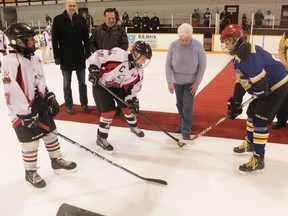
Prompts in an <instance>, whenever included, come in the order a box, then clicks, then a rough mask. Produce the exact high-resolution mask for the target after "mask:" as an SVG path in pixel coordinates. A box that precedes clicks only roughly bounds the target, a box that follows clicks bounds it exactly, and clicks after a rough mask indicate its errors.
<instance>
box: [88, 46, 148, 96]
mask: <svg viewBox="0 0 288 216" xmlns="http://www.w3.org/2000/svg"><path fill="white" fill-rule="evenodd" d="M128 56H129V54H128V53H127V52H126V51H125V50H123V49H120V48H118V47H116V48H113V49H111V50H97V51H96V52H94V53H93V54H92V55H91V56H90V57H89V58H88V59H87V61H86V66H87V68H89V66H90V65H96V66H97V67H99V68H101V73H100V75H101V78H100V79H99V82H101V83H102V84H104V85H105V86H107V87H114V88H122V87H123V88H124V89H125V90H126V93H127V96H126V97H125V101H127V100H129V99H132V98H133V97H136V96H137V93H138V92H139V91H140V90H141V87H142V82H143V72H144V71H143V69H142V68H137V67H134V66H133V65H132V64H131V61H129V59H128Z"/></svg>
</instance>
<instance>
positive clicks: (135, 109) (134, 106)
mask: <svg viewBox="0 0 288 216" xmlns="http://www.w3.org/2000/svg"><path fill="white" fill-rule="evenodd" d="M127 103H128V104H129V110H130V112H131V113H134V114H137V113H139V108H140V106H139V100H138V99H137V98H136V97H133V98H132V99H130V100H128V101H127Z"/></svg>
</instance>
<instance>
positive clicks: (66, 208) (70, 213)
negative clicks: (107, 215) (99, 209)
mask: <svg viewBox="0 0 288 216" xmlns="http://www.w3.org/2000/svg"><path fill="white" fill-rule="evenodd" d="M76 215H77V216H103V215H101V214H98V213H95V212H91V211H88V210H86V209H82V208H78V207H76V206H73V205H69V204H67V203H63V204H61V206H60V207H59V209H58V212H57V214H56V216H76Z"/></svg>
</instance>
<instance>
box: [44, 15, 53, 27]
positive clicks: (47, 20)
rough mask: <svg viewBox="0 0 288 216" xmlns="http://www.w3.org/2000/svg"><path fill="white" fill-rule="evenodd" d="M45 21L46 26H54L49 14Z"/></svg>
mask: <svg viewBox="0 0 288 216" xmlns="http://www.w3.org/2000/svg"><path fill="white" fill-rule="evenodd" d="M45 20H46V25H51V24H52V19H51V17H50V16H49V15H48V14H46V16H45Z"/></svg>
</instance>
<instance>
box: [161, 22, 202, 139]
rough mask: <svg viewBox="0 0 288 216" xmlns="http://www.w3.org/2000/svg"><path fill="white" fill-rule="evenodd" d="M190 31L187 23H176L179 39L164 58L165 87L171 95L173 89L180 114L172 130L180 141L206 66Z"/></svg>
mask: <svg viewBox="0 0 288 216" xmlns="http://www.w3.org/2000/svg"><path fill="white" fill-rule="evenodd" d="M192 34H193V28H192V26H191V25H189V24H187V23H183V24H182V25H180V26H179V28H178V36H179V39H178V40H176V41H174V42H172V43H171V45H170V47H169V50H168V53H167V58H166V79H167V83H168V90H169V92H170V93H171V94H174V91H175V93H176V106H177V109H178V112H179V116H180V123H179V126H177V128H176V132H178V133H182V137H183V139H184V140H189V139H190V134H191V128H192V122H193V117H192V113H193V102H194V96H195V93H196V91H197V89H198V87H199V84H200V83H201V81H202V78H203V75H204V72H205V69H206V54H205V51H204V48H203V46H202V44H201V43H200V42H199V41H197V40H196V39H194V38H193V37H192Z"/></svg>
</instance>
